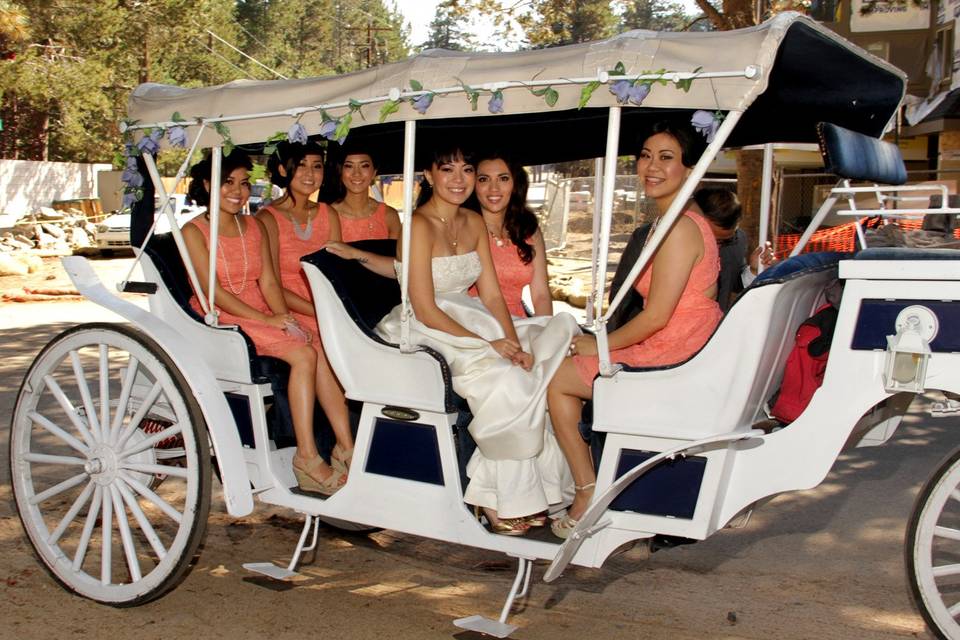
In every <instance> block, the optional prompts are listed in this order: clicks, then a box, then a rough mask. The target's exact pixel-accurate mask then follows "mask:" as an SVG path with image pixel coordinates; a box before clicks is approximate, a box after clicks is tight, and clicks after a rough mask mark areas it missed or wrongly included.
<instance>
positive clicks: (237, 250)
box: [190, 216, 303, 358]
mask: <svg viewBox="0 0 960 640" xmlns="http://www.w3.org/2000/svg"><path fill="white" fill-rule="evenodd" d="M243 223H244V225H243V226H244V229H243V235H241V236H235V237H233V236H225V235H223V234H222V233H221V234H219V235H218V236H217V244H218V247H217V281H218V282H219V283H220V286H221V287H223V288H224V289H226V290H227V291H229V292H230V293H232V294H233V295H235V296H236V297H237V298H240V300H242V301H243V302H245V303H246V304H248V305H250V306H251V307H253V308H254V309H256V310H257V311H260V312H261V313H265V314H267V315H273V312H272V311H271V310H270V306H269V305H268V304H267V301H266V299H265V298H264V297H263V293H262V292H261V291H260V284H259V282H258V280H259V278H260V273H261V271H262V270H263V261H262V260H261V258H260V255H261V254H260V243H261V238H262V234H261V232H260V225H259V224H258V223H257V221H256V220H254V219H252V218H247V219H245V220H243ZM190 224H193V225H196V227H197V228H198V229H200V231H201V232H202V233H203V237H204V239H205V240H206V243H207V249H208V250H209V248H210V223H209V222H208V221H207V220H206V218H205V216H199V217H197V218H194V219H193V220H191V221H190ZM190 306H191V307H193V309H194V310H195V311H196V312H197V313H199V314H200V315H203V310H202V309H201V307H200V302H199V301H198V300H197V296H196V295H194V296H193V297H192V298H190ZM217 310H218V311H219V312H220V324H227V325H229V324H234V325H237V326H239V327H240V328H241V329H243V332H244V333H245V334H247V336H248V337H249V338H250V340H251V341H252V342H253V346H254V348H255V349H256V351H257V354H259V355H261V356H272V357H275V358H276V357H279V356H281V355H283V354H284V353H287V352H288V351H290V350H291V349H294V348H296V347H300V346H303V341H302V340H300V339H299V338H296V337H292V336H288V335H287V334H286V333H284V331H283V329H280V328H278V327H274V326H273V325H270V324H267V323H266V322H261V321H260V320H253V319H251V318H242V317H240V316H235V315H233V314H232V313H227V312H226V311H224V310H223V309H220V308H219V307H218V308H217Z"/></svg>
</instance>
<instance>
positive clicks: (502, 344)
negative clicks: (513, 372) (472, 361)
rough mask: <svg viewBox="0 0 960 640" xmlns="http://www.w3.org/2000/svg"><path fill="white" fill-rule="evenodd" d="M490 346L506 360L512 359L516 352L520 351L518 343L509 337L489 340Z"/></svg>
mask: <svg viewBox="0 0 960 640" xmlns="http://www.w3.org/2000/svg"><path fill="white" fill-rule="evenodd" d="M490 346H491V347H493V350H494V351H496V352H497V353H499V354H500V356H501V357H503V358H506V359H507V360H511V361H512V360H513V358H514V356H516V355H517V353H518V352H519V353H522V352H523V351H522V349H520V345H519V344H517V342H516V341H514V340H511V339H510V338H500V339H499V340H491V341H490Z"/></svg>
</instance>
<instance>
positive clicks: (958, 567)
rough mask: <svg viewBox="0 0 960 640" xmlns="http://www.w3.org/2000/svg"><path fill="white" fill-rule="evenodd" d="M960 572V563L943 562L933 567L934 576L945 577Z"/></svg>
mask: <svg viewBox="0 0 960 640" xmlns="http://www.w3.org/2000/svg"><path fill="white" fill-rule="evenodd" d="M957 574H960V564H942V565H940V566H939V567H933V577H934V578H945V577H947V576H955V575H957Z"/></svg>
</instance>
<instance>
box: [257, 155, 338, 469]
mask: <svg viewBox="0 0 960 640" xmlns="http://www.w3.org/2000/svg"><path fill="white" fill-rule="evenodd" d="M323 161H324V157H323V148H322V147H320V145H318V144H317V143H315V142H308V143H307V144H298V143H286V142H284V143H281V144H279V145H278V146H277V150H276V152H275V153H274V154H273V155H271V156H270V159H269V160H268V161H267V168H268V170H269V171H270V180H271V182H273V184H275V185H277V186H278V187H280V188H282V189H283V190H284V191H283V195H282V196H280V197H279V198H277V199H276V200H274V201H273V202H271V203H270V204H268V205H266V206H264V207H261V208H260V211H259V212H257V218H258V219H259V220H260V222H262V223H263V226H264V228H265V229H266V231H267V236H268V237H269V239H270V253H271V255H272V257H273V264H274V267H275V268H276V270H277V277H278V278H279V280H280V285H281V286H282V287H283V297H284V301H285V302H286V303H287V306H288V307H289V308H290V310H291V312H292V313H293V316H294V317H295V318H296V319H297V322H298V323H299V324H300V326H302V327H304V328H305V329H306V330H307V331H309V332H310V335H311V338H312V341H311V344H312V345H313V347H314V348H315V349H316V351H317V367H316V393H317V399H318V400H319V401H320V406H321V407H322V408H323V412H324V413H325V414H326V415H327V420H328V421H329V422H330V427H331V428H332V429H333V433H334V436H335V437H336V439H337V442H336V445H334V447H333V451H332V452H331V453H330V462H331V463H332V464H333V466H334V468H335V469H337V470H338V471H340V472H342V473H347V471H348V470H349V468H350V462H351V460H352V458H353V432H352V431H351V429H350V413H349V410H348V408H347V399H346V398H345V397H344V394H343V389H342V388H341V386H340V382H339V381H338V380H337V378H336V376H335V375H334V373H333V370H331V369H330V364H329V363H328V362H327V357H326V354H324V352H323V344H322V343H321V341H320V328H319V327H318V326H317V314H316V310H315V309H314V307H313V296H312V295H311V293H310V285H309V283H308V282H307V277H306V276H305V275H304V273H303V269H302V268H301V267H300V258H301V257H303V256H305V255H308V254H311V253H313V252H315V251H319V250H320V249H322V248H323V247H324V245H326V244H327V242H328V241H329V240H331V239H336V238H338V237H339V235H340V222H339V219H338V218H337V215H336V213H334V212H333V211H330V209H329V208H328V207H327V205H325V204H323V203H319V204H318V203H316V202H313V201H311V200H310V196H311V195H312V194H313V193H315V192H316V191H317V190H318V189H320V186H321V185H322V184H323Z"/></svg>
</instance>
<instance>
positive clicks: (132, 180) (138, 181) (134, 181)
mask: <svg viewBox="0 0 960 640" xmlns="http://www.w3.org/2000/svg"><path fill="white" fill-rule="evenodd" d="M131 160H132V158H131ZM120 179H121V180H123V182H124V184H126V185H127V186H128V187H131V188H133V189H139V188H140V187H142V186H143V176H141V175H140V173H139V172H138V171H137V170H136V167H134V168H133V169H131V168H130V167H127V168H126V169H125V170H124V172H123V175H121V176H120Z"/></svg>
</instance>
